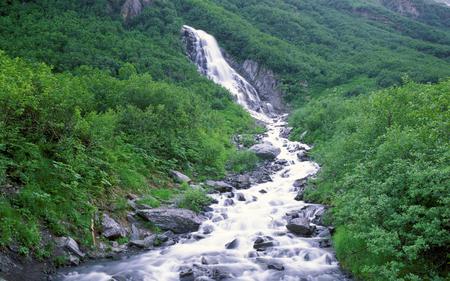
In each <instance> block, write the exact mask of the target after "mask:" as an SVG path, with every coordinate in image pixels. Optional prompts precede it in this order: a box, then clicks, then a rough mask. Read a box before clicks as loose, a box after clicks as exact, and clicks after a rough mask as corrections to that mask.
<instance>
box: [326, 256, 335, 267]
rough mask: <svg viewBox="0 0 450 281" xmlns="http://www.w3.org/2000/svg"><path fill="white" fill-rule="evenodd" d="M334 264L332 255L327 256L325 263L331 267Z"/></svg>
mask: <svg viewBox="0 0 450 281" xmlns="http://www.w3.org/2000/svg"><path fill="white" fill-rule="evenodd" d="M332 262H333V259H332V258H331V257H330V255H326V256H325V263H326V264H328V265H330V264H331V263H332Z"/></svg>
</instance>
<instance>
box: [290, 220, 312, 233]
mask: <svg viewBox="0 0 450 281" xmlns="http://www.w3.org/2000/svg"><path fill="white" fill-rule="evenodd" d="M286 228H287V229H288V230H289V231H290V232H292V233H294V234H297V235H302V236H310V235H312V234H313V232H314V226H312V225H311V224H310V223H309V220H308V219H307V218H296V219H292V220H290V221H289V223H288V224H287V225H286Z"/></svg>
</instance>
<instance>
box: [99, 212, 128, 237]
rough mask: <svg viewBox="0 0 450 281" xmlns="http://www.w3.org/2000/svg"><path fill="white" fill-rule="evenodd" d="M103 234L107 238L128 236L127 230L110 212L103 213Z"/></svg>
mask: <svg viewBox="0 0 450 281" xmlns="http://www.w3.org/2000/svg"><path fill="white" fill-rule="evenodd" d="M102 228H103V236H104V237H105V238H107V239H111V240H112V239H117V238H121V237H126V236H127V230H126V229H125V228H124V227H122V226H121V225H120V224H118V223H117V222H116V221H115V220H114V219H113V218H111V217H110V216H109V215H108V214H103V218H102Z"/></svg>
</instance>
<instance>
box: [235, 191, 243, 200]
mask: <svg viewBox="0 0 450 281" xmlns="http://www.w3.org/2000/svg"><path fill="white" fill-rule="evenodd" d="M236 197H237V200H238V201H245V196H244V194H243V193H241V192H239V193H237V194H236Z"/></svg>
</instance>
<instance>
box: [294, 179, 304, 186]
mask: <svg viewBox="0 0 450 281" xmlns="http://www.w3.org/2000/svg"><path fill="white" fill-rule="evenodd" d="M306 183H307V179H306V178H303V179H298V180H295V181H294V184H293V186H294V187H297V188H300V187H304V186H305V185H306Z"/></svg>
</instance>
